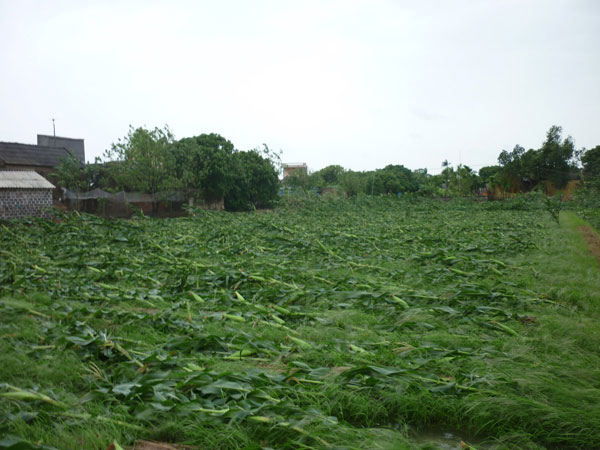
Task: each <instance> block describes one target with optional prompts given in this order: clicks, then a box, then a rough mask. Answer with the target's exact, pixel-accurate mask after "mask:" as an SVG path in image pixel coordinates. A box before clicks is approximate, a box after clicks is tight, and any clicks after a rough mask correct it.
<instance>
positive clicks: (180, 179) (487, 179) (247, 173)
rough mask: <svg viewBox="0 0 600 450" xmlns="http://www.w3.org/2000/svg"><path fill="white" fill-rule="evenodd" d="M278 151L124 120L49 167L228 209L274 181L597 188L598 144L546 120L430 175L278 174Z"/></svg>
mask: <svg viewBox="0 0 600 450" xmlns="http://www.w3.org/2000/svg"><path fill="white" fill-rule="evenodd" d="M279 168H280V161H279V155H278V154H277V153H275V152H273V151H271V150H270V149H269V148H268V147H267V145H264V144H263V147H262V148H257V149H252V150H249V151H239V150H236V149H235V147H234V145H233V144H232V143H231V142H230V141H229V140H227V139H225V138H224V137H223V136H220V135H219V134H215V133H210V134H200V135H198V136H193V137H185V138H182V139H179V140H177V139H175V138H174V136H173V133H172V132H171V131H170V130H169V128H168V127H164V128H154V129H153V130H149V129H146V128H144V127H139V128H133V127H130V128H129V132H128V134H127V135H126V136H125V137H124V138H122V139H120V140H118V141H117V142H116V143H114V144H112V145H111V147H110V148H109V149H108V150H106V151H105V153H104V155H103V158H96V161H95V162H94V163H92V164H86V165H84V166H82V165H81V164H80V162H79V160H77V159H76V158H74V157H73V158H66V159H64V160H63V161H62V163H61V165H60V166H59V167H57V168H56V178H57V180H58V182H59V184H60V185H61V186H63V187H66V188H68V189H71V190H73V191H75V192H79V191H85V190H91V189H95V188H101V189H104V190H109V191H120V190H125V191H138V192H144V193H148V194H152V195H153V198H156V199H157V201H159V200H160V195H159V194H160V193H165V192H172V191H178V192H183V193H185V195H186V197H187V198H188V199H191V200H192V202H193V201H195V200H197V201H198V202H206V203H213V202H215V201H220V200H221V199H222V200H223V202H224V206H225V208H226V209H227V210H230V211H243V210H250V209H255V208H269V207H272V206H273V205H274V204H275V203H276V201H277V197H278V191H279V189H280V188H284V189H288V190H298V189H300V190H312V191H316V192H319V193H322V192H326V191H327V190H333V191H335V192H339V193H342V194H343V195H347V196H355V195H359V194H366V195H382V194H394V195H398V194H407V193H413V194H418V195H424V196H430V197H452V196H470V195H477V194H484V193H486V192H487V193H489V192H493V191H494V190H495V189H496V188H497V187H499V188H500V189H501V190H503V191H504V192H527V191H529V190H532V189H534V188H536V187H537V188H539V187H540V186H542V185H544V187H547V183H551V184H552V185H553V186H554V187H555V188H556V189H562V188H564V187H565V185H566V184H567V183H568V181H570V180H574V179H582V180H583V181H584V184H585V185H586V186H588V187H591V188H594V189H595V190H596V191H599V190H600V146H596V147H595V148H593V149H591V150H586V149H581V150H576V149H575V146H574V143H573V139H572V138H571V137H570V136H568V137H566V138H563V137H562V128H561V127H558V126H552V127H551V128H550V129H549V130H548V132H547V133H546V140H545V141H544V143H543V144H542V146H541V147H540V148H539V149H529V150H525V149H524V148H523V147H521V146H520V145H516V146H515V147H514V148H513V150H512V151H510V152H509V151H506V150H503V151H502V152H501V153H500V154H499V156H498V164H497V165H493V166H488V167H482V168H481V169H480V170H479V171H475V170H473V169H472V168H470V167H469V166H467V165H462V164H459V165H458V166H456V167H454V166H452V165H451V164H450V163H449V162H448V161H444V162H443V163H442V171H441V172H440V173H439V174H436V175H432V174H429V173H427V169H417V170H410V169H408V168H406V167H404V166H402V165H392V164H390V165H388V166H386V167H384V168H382V169H377V170H372V171H352V170H346V169H344V168H343V167H342V166H340V165H330V166H327V167H325V168H323V169H321V170H318V171H316V172H313V173H310V174H308V173H302V172H294V173H292V174H291V175H290V176H288V177H286V178H285V179H284V180H283V182H280V181H279V178H278V174H279Z"/></svg>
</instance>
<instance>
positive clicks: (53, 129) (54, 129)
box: [52, 118, 56, 147]
mask: <svg viewBox="0 0 600 450" xmlns="http://www.w3.org/2000/svg"><path fill="white" fill-rule="evenodd" d="M52 133H53V136H54V146H55V147H56V125H55V124H54V118H53V119H52Z"/></svg>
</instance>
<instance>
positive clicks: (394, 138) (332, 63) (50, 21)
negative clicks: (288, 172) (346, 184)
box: [0, 0, 600, 173]
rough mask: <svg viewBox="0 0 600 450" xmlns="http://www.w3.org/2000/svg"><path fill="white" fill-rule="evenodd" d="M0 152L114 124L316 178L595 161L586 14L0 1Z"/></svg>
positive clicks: (478, 7)
mask: <svg viewBox="0 0 600 450" xmlns="http://www.w3.org/2000/svg"><path fill="white" fill-rule="evenodd" d="M0 56H1V58H0V65H1V70H0V141H11V142H25V143H35V140H36V134H37V133H45V134H52V120H51V119H52V118H55V119H56V134H57V135H59V136H68V137H76V138H84V139H85V146H86V157H87V159H88V160H93V159H94V157H95V156H100V155H101V154H102V153H103V152H104V150H105V149H106V148H108V147H109V146H110V144H111V143H112V142H115V141H116V140H117V139H118V138H120V137H123V136H124V135H125V134H126V133H127V130H128V126H129V124H132V125H133V126H136V127H137V126H147V127H152V128H153V127H155V126H158V127H162V126H164V125H165V124H168V125H169V127H170V128H171V130H172V131H173V132H174V133H175V136H176V137H177V138H181V137H186V136H193V135H197V134H201V133H211V132H215V133H219V134H221V135H223V136H224V137H226V138H227V139H229V140H230V141H232V142H233V143H234V145H235V146H236V148H238V149H240V150H247V149H250V148H253V147H257V146H259V145H261V144H262V143H266V144H268V146H269V147H270V148H272V149H275V150H279V149H281V150H282V151H283V157H282V159H283V161H286V162H306V163H307V164H308V166H309V168H310V169H312V170H317V169H320V168H322V167H324V166H326V165H329V164H340V165H342V166H344V167H346V168H349V169H354V170H367V169H374V168H379V167H383V166H385V165H387V164H403V165H405V166H406V167H409V168H410V169H417V168H428V169H429V170H430V172H433V173H435V172H436V171H437V170H438V168H439V167H440V166H441V162H442V161H443V160H445V159H447V160H449V161H450V162H451V163H452V164H454V165H456V164H458V163H461V162H462V163H463V164H467V165H470V166H471V167H473V168H475V169H478V168H479V167H481V166H483V165H490V164H494V163H496V158H497V156H498V154H499V153H500V151H501V150H502V149H508V150H510V149H512V148H513V147H514V145H515V144H520V145H522V146H524V147H525V148H532V147H533V148H538V147H539V146H540V145H541V143H542V142H543V140H544V137H545V133H546V131H547V130H548V128H549V127H550V126H551V125H553V124H556V125H560V126H562V127H563V129H564V133H565V135H567V134H570V135H572V136H573V138H574V140H575V144H576V146H577V148H581V147H587V148H590V147H594V146H596V145H600V1H597V0H587V1H586V0H568V1H567V0H565V1H552V0H539V1H527V0H514V1H511V0H497V1H492V0H490V1H485V0H481V1H441V0H440V1H411V2H409V1H399V0H397V1H384V0H371V1H352V0H342V1H325V0H321V1H306V0H303V1H285V0H276V1H257V0H252V1H227V0H223V1H218V2H217V1H189V2H184V1H168V2H167V1H164V2H158V1H149V0H144V1H97V2H92V1H81V0H79V1H27V0H19V1H16V0H0Z"/></svg>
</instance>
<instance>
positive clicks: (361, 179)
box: [338, 170, 368, 197]
mask: <svg viewBox="0 0 600 450" xmlns="http://www.w3.org/2000/svg"><path fill="white" fill-rule="evenodd" d="M338 183H339V184H340V185H341V187H342V189H343V190H344V192H345V193H346V195H348V196H350V197H354V196H356V195H358V194H366V193H367V186H368V174H367V173H365V172H354V171H352V170H347V171H344V173H342V174H340V176H339V177H338Z"/></svg>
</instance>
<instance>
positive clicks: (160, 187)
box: [104, 126, 180, 210]
mask: <svg viewBox="0 0 600 450" xmlns="http://www.w3.org/2000/svg"><path fill="white" fill-rule="evenodd" d="M173 142H174V137H173V134H172V133H171V131H170V130H169V128H168V127H167V126H165V128H164V129H161V128H154V130H147V129H146V128H143V127H140V128H133V127H132V126H130V127H129V132H128V133H127V136H125V138H123V139H119V141H118V142H117V143H115V144H112V146H111V148H110V149H109V150H107V151H106V152H105V153H104V156H105V158H106V159H108V160H109V164H107V167H108V168H109V170H110V171H111V172H112V178H113V179H114V180H115V181H116V183H117V184H118V185H119V187H121V188H123V189H127V190H129V189H131V190H137V191H142V192H146V193H148V194H152V196H153V209H154V210H156V207H157V205H158V199H157V198H156V195H157V194H158V193H159V192H161V191H165V190H171V189H177V188H178V187H179V186H180V183H179V181H178V178H177V177H176V173H175V155H174V153H173V147H172V146H173ZM110 162H113V164H110ZM114 162H116V163H114Z"/></svg>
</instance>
